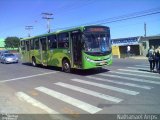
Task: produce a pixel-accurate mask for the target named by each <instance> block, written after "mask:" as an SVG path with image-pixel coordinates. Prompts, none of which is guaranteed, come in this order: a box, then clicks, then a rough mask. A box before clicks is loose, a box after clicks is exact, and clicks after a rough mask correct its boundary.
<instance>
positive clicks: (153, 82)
mask: <svg viewBox="0 0 160 120" xmlns="http://www.w3.org/2000/svg"><path fill="white" fill-rule="evenodd" d="M99 75H102V76H107V77H113V78H120V79H125V80H132V81H138V82H145V83H152V84H160V82H157V81H152V80H145V79H137V78H131V77H123V76H119V75H111V74H99Z"/></svg>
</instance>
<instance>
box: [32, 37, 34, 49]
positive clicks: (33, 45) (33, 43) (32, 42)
mask: <svg viewBox="0 0 160 120" xmlns="http://www.w3.org/2000/svg"><path fill="white" fill-rule="evenodd" d="M31 50H34V40H33V39H32V40H31Z"/></svg>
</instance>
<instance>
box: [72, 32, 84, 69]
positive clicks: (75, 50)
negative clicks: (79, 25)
mask: <svg viewBox="0 0 160 120" xmlns="http://www.w3.org/2000/svg"><path fill="white" fill-rule="evenodd" d="M71 39H72V40H71V41H72V42H71V45H72V47H71V49H72V61H73V65H76V66H78V67H79V68H81V67H82V46H81V33H80V32H79V31H73V32H72V33H71Z"/></svg>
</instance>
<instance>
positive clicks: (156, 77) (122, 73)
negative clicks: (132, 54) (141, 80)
mask: <svg viewBox="0 0 160 120" xmlns="http://www.w3.org/2000/svg"><path fill="white" fill-rule="evenodd" d="M109 72H110V73H116V74H121V75H131V76H139V77H146V78H155V79H158V80H160V77H158V76H149V75H139V74H133V73H126V72H125V73H124V72H117V71H109Z"/></svg>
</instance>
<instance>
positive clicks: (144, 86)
mask: <svg viewBox="0 0 160 120" xmlns="http://www.w3.org/2000/svg"><path fill="white" fill-rule="evenodd" d="M87 78H91V79H95V80H100V81H105V82H111V83H115V84H120V85H127V86H131V87H137V88H142V89H147V90H150V89H152V88H153V87H150V86H146V85H138V84H133V83H127V82H120V81H116V80H114V81H113V80H108V79H104V78H98V77H95V76H94V77H92V76H87Z"/></svg>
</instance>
